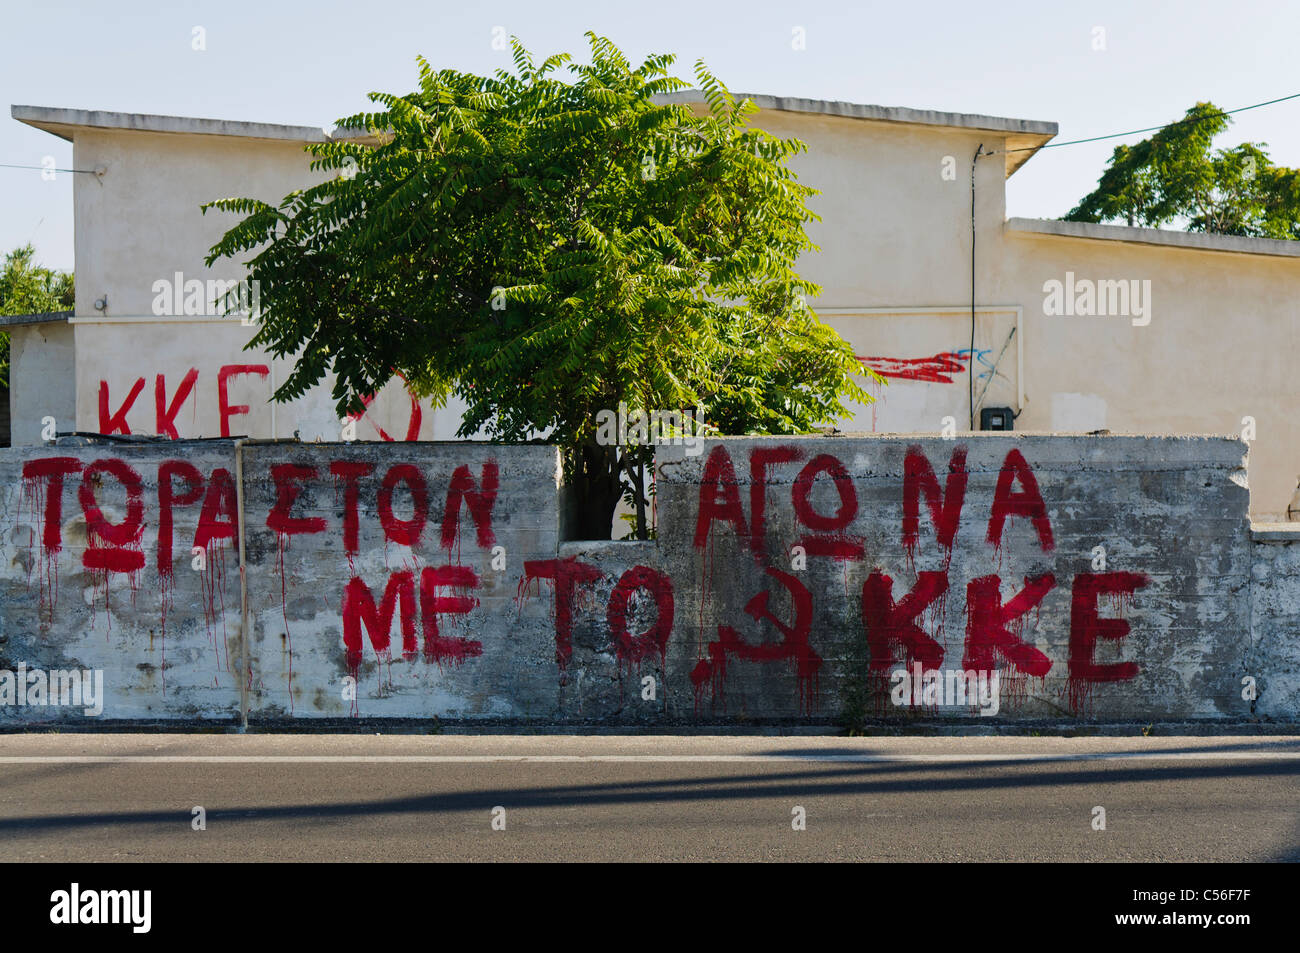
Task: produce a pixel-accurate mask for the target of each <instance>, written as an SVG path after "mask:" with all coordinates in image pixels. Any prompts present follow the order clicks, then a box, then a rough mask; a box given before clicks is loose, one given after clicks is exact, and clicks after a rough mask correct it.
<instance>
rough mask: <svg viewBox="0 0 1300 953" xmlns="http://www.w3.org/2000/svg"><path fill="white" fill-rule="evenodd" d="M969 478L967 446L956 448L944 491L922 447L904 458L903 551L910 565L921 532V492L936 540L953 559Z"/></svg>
mask: <svg viewBox="0 0 1300 953" xmlns="http://www.w3.org/2000/svg"><path fill="white" fill-rule="evenodd" d="M968 477H969V474H968V473H967V472H966V448H965V447H964V446H957V447H954V448H953V451H952V456H951V458H950V459H949V460H948V479H947V480H946V481H945V483H944V488H943V489H942V490H940V489H939V481H938V480H937V479H936V478H935V475H934V470H933V469H932V468H931V466H930V461H929V460H927V459H926V458H925V454H923V453H922V452H921V448H920V447H919V446H911V447H908V448H907V454H906V456H905V457H904V458H903V549H904V550H905V551H906V552H907V558H908V561H909V562H911V561H912V560H913V559H914V557H915V553H916V542H917V536H918V534H919V532H920V524H921V518H920V497H921V494H922V493H924V494H925V502H926V505H927V506H928V507H929V509H930V520H931V521H932V522H933V523H934V535H935V540H936V541H937V542H938V544H939V545H940V546H942V547H943V548H944V549H946V550H947V551H948V552H947V557H948V558H951V556H952V544H953V540H955V539H956V538H957V528H958V526H959V525H960V523H961V508H962V505H963V504H964V503H965V501H966V481H967V479H968ZM946 564H947V561H946V560H945V565H946Z"/></svg>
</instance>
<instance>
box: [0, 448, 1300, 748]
mask: <svg viewBox="0 0 1300 953" xmlns="http://www.w3.org/2000/svg"><path fill="white" fill-rule="evenodd" d="M1243 453H1244V447H1243V445H1242V444H1241V443H1240V442H1238V441H1234V440H1229V439H1223V438H1137V437H1053V438H1049V437H1025V436H1020V435H1005V436H1004V435H974V436H972V437H970V438H969V439H962V440H945V439H942V438H935V437H874V438H872V437H867V438H787V439H770V438H765V439H727V440H721V441H710V442H707V443H706V444H705V445H704V451H703V453H701V454H699V455H696V456H690V455H688V454H686V452H685V448H682V447H668V446H665V447H661V448H660V451H659V485H658V512H659V534H658V538H657V539H656V540H655V541H652V542H582V541H566V540H562V539H561V538H560V536H559V533H558V527H559V514H560V496H561V493H562V487H561V484H560V479H559V462H558V454H557V451H556V450H555V449H554V448H550V447H545V446H494V445H490V444H481V443H458V444H438V443H412V444H405V445H401V446H396V445H392V444H376V443H369V444H363V443H357V444H300V443H292V442H289V443H285V442H281V443H275V444H253V445H246V446H244V447H242V449H240V450H239V451H238V452H237V451H236V449H235V447H234V446H233V445H232V443H231V442H223V441H213V442H203V443H180V444H173V445H167V446H161V447H160V446H158V445H156V444H155V445H152V446H141V445H130V444H99V445H95V446H87V445H84V442H81V443H80V444H79V443H78V442H76V441H64V442H63V445H61V446H51V447H45V448H40V449H23V448H15V449H11V450H6V451H4V452H3V453H0V488H3V490H2V491H0V492H2V496H0V503H2V507H0V508H2V510H3V512H0V525H2V526H3V527H4V528H5V529H4V532H3V536H2V537H0V546H2V549H0V673H2V672H3V671H4V670H6V669H8V670H11V671H12V670H16V669H17V667H18V665H19V664H20V663H21V664H23V665H25V666H27V667H28V668H29V669H41V670H45V671H48V670H51V669H74V668H75V669H99V670H101V671H102V672H103V676H104V681H105V697H106V701H105V704H104V707H103V712H102V714H100V715H98V716H88V715H85V714H84V713H83V712H82V711H81V710H80V709H72V708H69V707H49V706H44V707H42V706H31V705H27V706H19V705H13V704H11V705H4V706H0V723H3V724H8V725H21V724H26V723H31V722H47V721H66V722H68V723H76V722H84V721H87V720H89V719H92V718H99V719H132V720H142V719H143V720H150V721H195V720H203V721H206V720H220V721H223V722H231V721H235V720H237V719H238V718H239V717H240V716H241V714H242V713H245V712H246V713H247V715H248V718H249V720H250V721H251V722H253V723H264V724H272V725H274V724H281V725H282V724H285V723H286V722H289V721H308V722H310V721H313V720H320V719H332V718H333V719H339V718H343V719H346V718H349V717H352V718H357V717H361V718H377V719H403V720H415V721H417V722H418V721H427V720H429V719H432V718H434V717H437V718H440V719H446V720H453V721H461V720H464V721H470V722H473V721H491V720H496V719H500V720H508V721H522V722H535V723H582V722H603V723H664V724H692V723H705V724H708V723H720V722H727V723H747V722H751V721H768V722H771V721H781V722H807V723H822V722H827V721H831V720H835V719H839V718H841V717H845V716H851V717H853V718H856V719H861V718H875V717H883V718H888V719H915V718H936V717H939V718H943V717H951V718H963V719H964V718H980V719H984V720H986V721H988V722H989V723H996V722H999V721H1023V720H1053V721H1068V722H1076V721H1077V722H1087V721H1093V720H1109V721H1114V720H1142V721H1154V720H1201V719H1204V720H1211V721H1222V720H1225V719H1249V718H1252V717H1268V718H1272V719H1278V720H1283V721H1294V720H1296V719H1297V718H1298V717H1300V697H1298V696H1297V687H1300V680H1298V679H1297V674H1296V673H1297V671H1298V670H1300V667H1298V666H1297V664H1296V663H1297V656H1296V648H1295V646H1296V644H1297V639H1296V626H1297V621H1296V620H1297V616H1300V610H1297V609H1296V606H1298V605H1300V586H1298V585H1297V584H1296V583H1294V582H1293V581H1292V580H1294V579H1295V577H1296V575H1297V573H1296V571H1295V569H1294V567H1291V563H1293V562H1295V561H1296V560H1295V559H1294V558H1292V557H1293V556H1294V553H1293V551H1292V548H1291V547H1289V546H1288V545H1285V544H1276V543H1265V542H1262V541H1261V542H1255V541H1252V537H1251V534H1250V526H1249V523H1248V520H1247V496H1248V492H1247V490H1246V489H1245V487H1244V482H1245V481H1244V478H1243V477H1244V470H1243ZM237 458H238V459H237ZM241 470H242V494H238V495H237V493H236V485H237V483H238V482H239V481H238V480H237V478H236V476H237V474H238V473H239V472H240V471H241ZM53 473H62V474H65V475H64V476H63V477H62V487H61V489H59V488H58V487H57V486H56V483H57V481H56V479H55V478H54V477H52V476H51V475H50V474H53ZM931 474H933V479H931ZM56 489H58V490H59V491H58V492H55V491H56ZM241 499H242V506H243V512H244V521H243V525H244V526H245V527H246V529H245V531H244V534H243V540H244V553H245V555H244V559H245V572H244V574H243V579H244V582H245V585H246V589H247V596H246V598H247V612H246V613H241V611H240V607H241V594H240V579H241V574H240V572H239V556H238V537H237V535H236V531H235V526H236V524H237V522H238V521H237V516H236V513H237V511H238V508H239V505H240V500H241ZM196 544H197V554H196V552H195V545H196ZM1266 547H1271V548H1266ZM200 557H201V558H200ZM385 595H387V600H386V599H385ZM913 664H920V665H922V666H923V668H924V669H926V670H933V671H937V672H939V673H946V671H948V670H951V671H954V672H955V671H966V670H970V671H980V670H982V671H986V672H988V671H991V670H996V671H997V672H998V674H999V685H1000V689H999V693H998V696H997V698H998V710H997V712H996V714H988V715H980V714H978V713H977V712H976V711H975V710H973V709H972V708H971V707H970V705H963V704H956V705H948V704H947V701H948V699H946V698H945V699H936V698H933V697H929V698H927V697H921V698H917V699H910V700H907V701H905V703H904V704H901V705H896V704H895V703H894V702H893V701H892V700H891V698H890V692H891V689H893V688H895V687H896V685H897V683H896V682H894V681H893V680H892V677H893V674H894V673H895V672H897V671H899V670H901V669H902V668H904V667H908V668H910V667H911V666H912V665H913ZM1245 676H1252V677H1254V678H1255V679H1256V681H1257V684H1258V687H1259V693H1260V694H1259V697H1258V699H1256V700H1255V704H1254V705H1252V703H1251V701H1248V700H1246V699H1244V698H1243V696H1242V682H1241V680H1242V678H1243V677H1245ZM940 677H941V678H946V675H942V674H941V676H940ZM2 678H3V676H2V674H0V679H2ZM931 678H933V676H931ZM350 679H355V692H352V688H353V683H352V682H351V681H350ZM2 692H3V681H2V680H0V701H3V694H2Z"/></svg>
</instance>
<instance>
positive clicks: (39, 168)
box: [0, 162, 97, 175]
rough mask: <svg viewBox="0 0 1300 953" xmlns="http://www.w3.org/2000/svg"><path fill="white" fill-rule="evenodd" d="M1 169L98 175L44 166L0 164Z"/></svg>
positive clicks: (90, 172)
mask: <svg viewBox="0 0 1300 953" xmlns="http://www.w3.org/2000/svg"><path fill="white" fill-rule="evenodd" d="M0 169H35V170H36V171H38V172H80V173H81V174H83V175H96V174H97V172H96V170H95V169H51V168H49V167H48V166H43V165H10V164H9V163H7V162H0Z"/></svg>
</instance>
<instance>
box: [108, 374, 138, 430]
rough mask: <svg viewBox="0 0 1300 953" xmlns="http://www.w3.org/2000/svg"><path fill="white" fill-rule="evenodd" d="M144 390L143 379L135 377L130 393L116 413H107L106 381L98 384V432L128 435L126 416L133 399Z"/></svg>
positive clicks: (128, 428)
mask: <svg viewBox="0 0 1300 953" xmlns="http://www.w3.org/2000/svg"><path fill="white" fill-rule="evenodd" d="M142 390H144V378H143V377H137V378H136V381H135V383H134V384H132V385H131V391H130V393H128V394H127V395H126V400H124V401H122V405H121V406H120V407H118V408H117V412H116V413H112V414H110V413H109V408H108V381H100V382H99V432H100V433H103V434H110V433H124V434H129V433H130V432H131V428H130V427H129V426H127V423H126V415H127V412H128V411H130V409H131V405H132V404H134V403H135V399H136V398H137V397H139V396H140V391H142Z"/></svg>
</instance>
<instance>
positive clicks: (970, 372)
mask: <svg viewBox="0 0 1300 953" xmlns="http://www.w3.org/2000/svg"><path fill="white" fill-rule="evenodd" d="M984 154H986V153H985V152H984V143H982V142H981V143H980V144H979V146H978V147H977V148H976V149H975V155H973V156H972V157H971V160H970V358H969V361H970V363H969V364H967V365H966V384H967V390H968V391H969V392H970V394H969V396H970V429H971V430H974V429H975V163H976V162H978V161H979V157H980V156H981V155H984Z"/></svg>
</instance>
